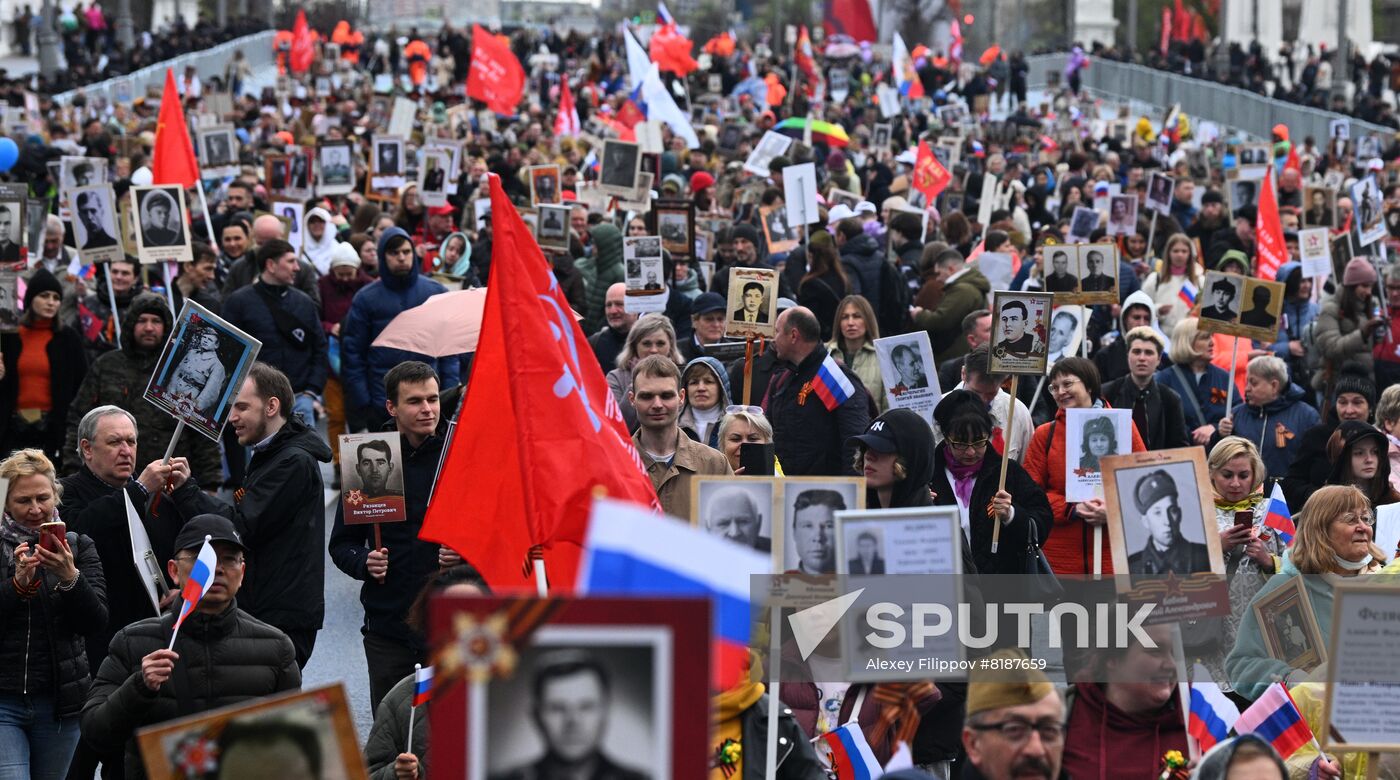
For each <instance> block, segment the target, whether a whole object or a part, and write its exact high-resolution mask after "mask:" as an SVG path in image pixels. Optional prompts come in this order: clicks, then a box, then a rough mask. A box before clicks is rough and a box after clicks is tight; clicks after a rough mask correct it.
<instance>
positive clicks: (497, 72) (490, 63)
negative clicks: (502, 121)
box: [467, 24, 525, 114]
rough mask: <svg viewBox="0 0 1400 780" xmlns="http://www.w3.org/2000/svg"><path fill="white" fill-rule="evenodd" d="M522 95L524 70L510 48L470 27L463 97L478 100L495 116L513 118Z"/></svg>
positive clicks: (481, 30)
mask: <svg viewBox="0 0 1400 780" xmlns="http://www.w3.org/2000/svg"><path fill="white" fill-rule="evenodd" d="M524 94H525V69H524V68H522V67H520V60H518V59H516V58H515V53H514V52H512V51H511V50H510V46H508V45H506V43H505V42H504V41H502V40H501V39H500V38H497V37H496V36H494V35H492V34H491V33H489V32H487V31H486V30H485V29H484V28H482V27H481V25H475V24H474V25H472V65H471V70H469V71H468V72H467V97H469V98H472V99H473V100H480V101H481V102H483V103H485V104H486V107H487V108H488V109H490V110H492V111H494V112H495V113H497V114H514V113H515V107H516V106H518V105H520V98H521V96H523V95H524Z"/></svg>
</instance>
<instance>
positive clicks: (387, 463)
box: [340, 433, 408, 525]
mask: <svg viewBox="0 0 1400 780" xmlns="http://www.w3.org/2000/svg"><path fill="white" fill-rule="evenodd" d="M340 462H341V463H342V464H345V463H350V464H353V465H354V468H353V469H344V470H343V477H342V481H341V488H340V506H341V509H342V511H343V514H344V522H345V523H346V524H347V525H355V524H357V523H390V522H399V521H403V520H406V519H408V515H407V508H406V507H407V505H406V504H405V503H404V498H403V489H404V488H403V453H402V447H401V444H400V441H399V437H398V435H396V434H395V433H349V434H344V435H342V436H341V437H340Z"/></svg>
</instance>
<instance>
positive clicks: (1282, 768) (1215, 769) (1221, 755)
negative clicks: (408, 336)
mask: <svg viewBox="0 0 1400 780" xmlns="http://www.w3.org/2000/svg"><path fill="white" fill-rule="evenodd" d="M1290 694H1291V692H1290ZM1291 695H1296V694H1291ZM1298 706H1299V709H1302V708H1303V707H1302V705H1301V704H1300V705H1298ZM1246 743H1253V744H1254V746H1255V747H1257V748H1259V749H1260V750H1261V752H1263V753H1264V754H1266V755H1268V756H1270V757H1271V758H1273V760H1274V765H1275V766H1277V767H1278V771H1279V777H1285V778H1286V777H1288V765H1287V764H1285V763H1283V759H1281V758H1279V757H1278V753H1277V752H1276V751H1275V750H1274V748H1273V746H1272V745H1270V744H1269V743H1268V742H1267V741H1265V740H1264V738H1263V737H1260V736H1259V735H1257V734H1241V735H1239V736H1238V737H1231V738H1230V739H1227V740H1225V741H1224V742H1220V743H1217V744H1216V745H1215V746H1214V747H1212V748H1211V749H1210V750H1208V751H1206V754H1205V756H1203V757H1202V758H1201V763H1200V764H1199V765H1197V767H1196V771H1195V773H1194V774H1192V775H1191V777H1192V778H1195V780H1226V778H1227V777H1229V776H1230V762H1231V761H1234V760H1235V753H1236V752H1237V751H1238V750H1239V749H1240V748H1241V747H1243V746H1244V745H1245V744H1246ZM1300 752H1301V751H1300ZM1364 774H1365V772H1362V773H1361V775H1356V776H1357V777H1360V776H1362V775H1364ZM1346 776H1348V777H1351V776H1352V775H1346Z"/></svg>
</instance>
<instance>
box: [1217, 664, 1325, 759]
mask: <svg viewBox="0 0 1400 780" xmlns="http://www.w3.org/2000/svg"><path fill="white" fill-rule="evenodd" d="M1235 733H1237V734H1256V735H1258V736H1259V737H1260V738H1261V739H1263V740H1264V741H1265V742H1268V743H1269V744H1271V745H1273V746H1274V750H1277V751H1278V754H1279V755H1280V756H1282V757H1283V759H1284V760H1287V759H1288V757H1289V756H1291V755H1293V753H1294V752H1296V751H1297V750H1298V748H1300V747H1302V746H1304V745H1306V744H1308V743H1309V742H1311V741H1312V740H1313V733H1312V729H1311V728H1309V727H1308V722H1307V721H1306V720H1303V714H1302V713H1301V712H1299V711H1298V705H1296V704H1294V703H1293V697H1292V696H1289V695H1288V689H1287V688H1285V687H1283V685H1282V684H1280V683H1274V684H1273V685H1270V686H1269V687H1268V688H1267V689H1265V691H1264V695H1263V696H1260V697H1259V699H1258V700H1257V701H1255V702H1254V703H1253V704H1251V705H1250V706H1249V709H1247V710H1245V711H1244V712H1242V713H1240V718H1239V720H1237V721H1235Z"/></svg>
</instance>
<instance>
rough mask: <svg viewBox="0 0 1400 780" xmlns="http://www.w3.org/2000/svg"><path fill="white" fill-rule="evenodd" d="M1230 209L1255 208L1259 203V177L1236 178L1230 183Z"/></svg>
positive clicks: (1236, 210)
mask: <svg viewBox="0 0 1400 780" xmlns="http://www.w3.org/2000/svg"><path fill="white" fill-rule="evenodd" d="M1228 191H1229V193H1230V210H1231V211H1233V212H1238V211H1240V209H1244V208H1253V207H1255V206H1257V205H1258V204H1259V181H1258V180H1257V179H1235V180H1234V181H1232V182H1230V183H1229V189H1228Z"/></svg>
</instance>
